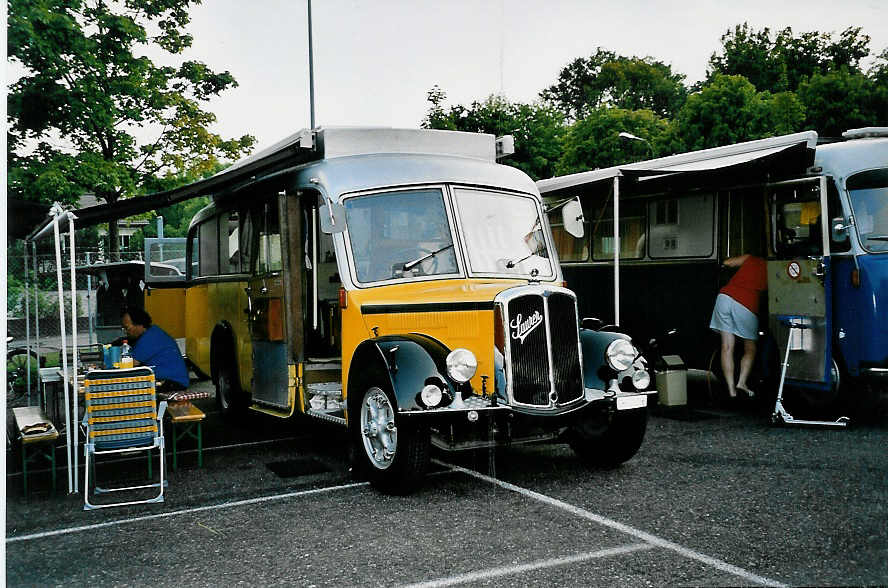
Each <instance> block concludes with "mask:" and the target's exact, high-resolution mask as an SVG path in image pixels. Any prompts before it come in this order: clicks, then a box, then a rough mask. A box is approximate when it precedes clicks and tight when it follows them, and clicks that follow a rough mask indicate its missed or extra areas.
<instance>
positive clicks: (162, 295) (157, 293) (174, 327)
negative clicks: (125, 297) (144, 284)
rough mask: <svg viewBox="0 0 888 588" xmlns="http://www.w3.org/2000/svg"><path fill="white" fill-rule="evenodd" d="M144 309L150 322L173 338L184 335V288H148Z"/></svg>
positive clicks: (179, 337)
mask: <svg viewBox="0 0 888 588" xmlns="http://www.w3.org/2000/svg"><path fill="white" fill-rule="evenodd" d="M145 311H146V312H147V313H148V314H149V315H151V322H152V323H153V324H155V325H157V326H158V327H160V328H161V329H163V330H164V331H166V332H167V333H169V335H170V337H172V338H173V339H181V338H183V337H185V288H150V289H148V290H147V291H146V292H145Z"/></svg>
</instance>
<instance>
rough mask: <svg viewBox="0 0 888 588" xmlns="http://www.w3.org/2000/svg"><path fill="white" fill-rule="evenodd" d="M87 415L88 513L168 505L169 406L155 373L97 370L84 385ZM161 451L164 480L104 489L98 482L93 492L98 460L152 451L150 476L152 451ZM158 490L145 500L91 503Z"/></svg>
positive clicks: (85, 486) (138, 369)
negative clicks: (165, 497) (165, 432)
mask: <svg viewBox="0 0 888 588" xmlns="http://www.w3.org/2000/svg"><path fill="white" fill-rule="evenodd" d="M83 387H84V396H85V398H86V413H85V414H84V416H83V423H82V424H83V426H84V428H85V431H86V443H85V444H84V446H83V452H84V457H85V461H86V464H85V466H86V467H85V470H86V471H85V475H84V484H83V509H84V510H92V509H95V508H107V507H110V506H127V505H130V504H142V503H149V502H163V492H164V486H165V484H166V480H165V479H164V475H165V472H166V469H165V466H164V440H163V414H164V412H165V411H166V408H167V403H166V401H162V402H161V403H160V405H159V406H158V405H157V401H156V396H155V391H154V372H153V371H152V369H151V368H149V367H141V366H140V367H136V368H129V369H114V370H93V371H91V372H89V373H88V374H87V375H86V379H85V380H84V382H83ZM154 449H157V450H159V452H160V481H159V482H153V483H149V484H143V485H140V486H126V487H115V488H102V487H99V486H98V483H97V482H98V480H96V481H95V482H94V483H95V488H94V489H91V488H90V473H91V472H92V474H93V477H96V478H97V476H96V475H95V467H96V456H99V455H109V454H116V453H134V452H142V451H145V452H148V477H149V479H153V476H152V473H151V469H152V468H151V459H152V450H154ZM146 488H157V489H158V493H157V495H156V496H152V497H151V498H147V499H141V500H130V501H127V502H115V503H111V504H98V503H92V502H90V497H91V495H93V494H95V495H99V494H104V493H108V492H124V491H135V490H142V489H146Z"/></svg>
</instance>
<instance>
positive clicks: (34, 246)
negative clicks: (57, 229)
mask: <svg viewBox="0 0 888 588" xmlns="http://www.w3.org/2000/svg"><path fill="white" fill-rule="evenodd" d="M25 247H27V245H25ZM31 253H33V257H34V329H35V331H36V333H35V334H34V338H35V339H36V340H37V368H38V369H40V302H39V299H38V298H37V294H38V292H39V290H40V286H39V284H38V280H37V243H35V242H33V241H32V242H31Z"/></svg>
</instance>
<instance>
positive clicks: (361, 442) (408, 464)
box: [349, 386, 431, 495]
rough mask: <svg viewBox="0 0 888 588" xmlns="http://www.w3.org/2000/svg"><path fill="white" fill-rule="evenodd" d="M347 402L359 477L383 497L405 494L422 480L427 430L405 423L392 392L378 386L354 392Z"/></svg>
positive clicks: (427, 452)
mask: <svg viewBox="0 0 888 588" xmlns="http://www.w3.org/2000/svg"><path fill="white" fill-rule="evenodd" d="M355 396H357V398H354V399H350V403H349V432H350V435H351V440H352V451H353V459H354V467H355V470H356V474H357V475H358V477H359V478H362V479H366V480H368V481H369V482H370V484H371V485H372V486H373V487H374V488H376V489H377V490H379V491H380V492H383V493H385V494H396V495H402V494H408V493H410V492H412V491H414V490H415V489H416V488H418V487H419V486H420V485H421V484H422V482H423V480H424V479H425V474H426V471H427V470H428V465H429V451H430V447H431V437H430V434H429V429H428V427H426V426H422V425H419V424H415V423H409V422H405V419H404V418H403V417H401V415H399V414H398V408H397V404H396V403H395V402H394V399H393V396H392V394H391V392H389V391H388V390H385V389H384V388H382V387H379V386H368V387H367V388H366V389H363V390H360V391H356V393H355Z"/></svg>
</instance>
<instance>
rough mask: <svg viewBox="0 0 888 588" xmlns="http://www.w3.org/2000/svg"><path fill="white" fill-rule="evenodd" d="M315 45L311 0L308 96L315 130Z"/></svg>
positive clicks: (309, 13) (309, 1)
mask: <svg viewBox="0 0 888 588" xmlns="http://www.w3.org/2000/svg"><path fill="white" fill-rule="evenodd" d="M313 45H314V43H313V41H312V33H311V0H308V96H309V101H310V102H311V128H315V82H314V79H315V78H314V46H313Z"/></svg>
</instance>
